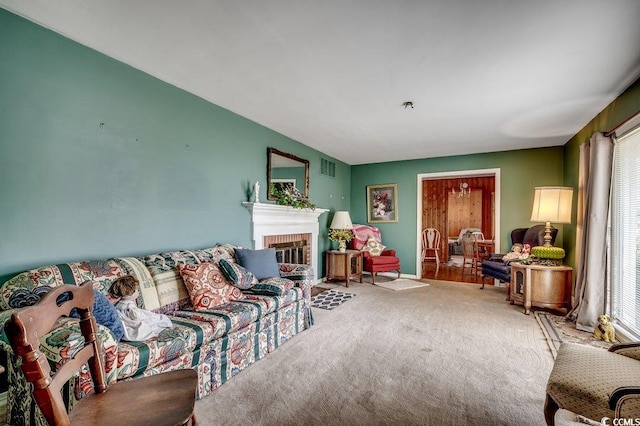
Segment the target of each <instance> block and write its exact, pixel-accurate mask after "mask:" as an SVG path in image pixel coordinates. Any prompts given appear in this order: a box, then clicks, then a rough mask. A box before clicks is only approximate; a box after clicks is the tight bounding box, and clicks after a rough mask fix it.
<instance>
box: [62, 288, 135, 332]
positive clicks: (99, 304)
mask: <svg viewBox="0 0 640 426" xmlns="http://www.w3.org/2000/svg"><path fill="white" fill-rule="evenodd" d="M67 294H68V293H67ZM64 296H65V294H62V295H60V297H58V302H60V301H61V299H62V300H64V299H66V298H65V297H64ZM69 316H70V317H72V318H80V314H79V313H78V311H77V309H72V310H71V313H69ZM93 316H94V318H95V319H96V322H97V323H98V324H102V325H104V326H105V327H107V328H108V329H109V330H110V331H111V334H113V337H114V338H115V339H116V342H119V341H120V339H122V336H123V335H124V326H123V325H122V320H121V319H120V316H119V315H118V311H116V308H115V306H113V305H112V304H111V302H110V301H109V299H107V297H106V296H105V295H104V294H102V293H101V292H100V291H98V290H96V289H93Z"/></svg>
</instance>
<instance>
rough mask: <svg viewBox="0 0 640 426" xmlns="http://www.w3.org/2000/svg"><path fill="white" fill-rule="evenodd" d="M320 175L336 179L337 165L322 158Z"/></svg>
mask: <svg viewBox="0 0 640 426" xmlns="http://www.w3.org/2000/svg"><path fill="white" fill-rule="evenodd" d="M320 174H321V175H325V176H329V177H332V178H334V177H336V163H334V162H333V161H330V160H327V159H326V158H322V157H320Z"/></svg>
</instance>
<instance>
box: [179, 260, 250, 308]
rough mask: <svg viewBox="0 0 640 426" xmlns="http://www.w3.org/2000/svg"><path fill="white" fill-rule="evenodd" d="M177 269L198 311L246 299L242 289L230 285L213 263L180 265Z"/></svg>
mask: <svg viewBox="0 0 640 426" xmlns="http://www.w3.org/2000/svg"><path fill="white" fill-rule="evenodd" d="M177 268H178V271H179V272H180V276H181V277H182V279H183V281H184V284H185V286H186V287H187V291H188V292H189V297H190V298H191V303H192V304H193V308H194V309H195V310H196V311H202V310H207V309H210V308H213V307H216V306H218V305H222V304H225V303H228V302H230V301H232V300H242V299H243V298H244V296H243V295H242V292H241V291H240V289H239V288H237V287H234V286H232V285H231V284H229V283H228V282H227V280H226V279H225V278H224V276H223V275H222V273H221V272H220V269H219V268H218V266H217V265H214V264H213V263H201V264H199V265H190V264H179V265H177Z"/></svg>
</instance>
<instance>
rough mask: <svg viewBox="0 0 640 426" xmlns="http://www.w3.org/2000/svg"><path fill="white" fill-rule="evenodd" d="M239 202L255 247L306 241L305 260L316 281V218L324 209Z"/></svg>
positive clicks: (317, 225)
mask: <svg viewBox="0 0 640 426" xmlns="http://www.w3.org/2000/svg"><path fill="white" fill-rule="evenodd" d="M242 205H243V206H244V207H245V208H246V209H247V210H249V213H250V214H251V239H252V240H253V248H254V249H255V250H259V249H263V248H268V247H269V245H270V244H274V243H292V242H298V241H306V246H307V249H306V250H307V253H306V256H305V257H306V259H308V261H309V263H310V264H311V267H312V268H313V278H314V282H316V283H317V282H318V234H319V227H320V226H319V223H318V218H319V217H320V215H321V214H323V213H325V212H328V211H329V210H327V209H320V208H316V209H314V210H311V209H296V208H293V207H287V206H280V205H278V204H267V203H250V202H244V203H242Z"/></svg>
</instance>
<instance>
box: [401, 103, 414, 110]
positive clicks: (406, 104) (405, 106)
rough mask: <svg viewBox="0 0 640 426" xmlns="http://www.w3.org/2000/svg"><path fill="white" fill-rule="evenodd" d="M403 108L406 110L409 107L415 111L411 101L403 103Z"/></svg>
mask: <svg viewBox="0 0 640 426" xmlns="http://www.w3.org/2000/svg"><path fill="white" fill-rule="evenodd" d="M402 106H404V109H407V108H409V107H411V109H413V102H411V101H407V102H403V103H402Z"/></svg>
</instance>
